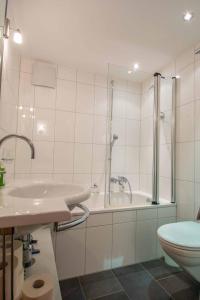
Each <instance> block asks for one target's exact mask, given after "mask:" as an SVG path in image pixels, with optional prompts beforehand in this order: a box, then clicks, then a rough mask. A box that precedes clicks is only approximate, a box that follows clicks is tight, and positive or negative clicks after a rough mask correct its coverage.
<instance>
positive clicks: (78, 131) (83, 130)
mask: <svg viewBox="0 0 200 300" xmlns="http://www.w3.org/2000/svg"><path fill="white" fill-rule="evenodd" d="M92 139H93V116H92V115H86V114H76V125H75V141H76V142H77V143H92Z"/></svg>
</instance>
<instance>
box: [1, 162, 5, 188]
mask: <svg viewBox="0 0 200 300" xmlns="http://www.w3.org/2000/svg"><path fill="white" fill-rule="evenodd" d="M5 174H6V169H5V167H4V165H3V163H2V161H0V188H2V187H4V186H5Z"/></svg>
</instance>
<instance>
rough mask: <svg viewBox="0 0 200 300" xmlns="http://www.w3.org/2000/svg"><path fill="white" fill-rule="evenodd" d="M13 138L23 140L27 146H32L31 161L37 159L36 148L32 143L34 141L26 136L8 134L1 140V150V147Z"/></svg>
mask: <svg viewBox="0 0 200 300" xmlns="http://www.w3.org/2000/svg"><path fill="white" fill-rule="evenodd" d="M11 138H17V139H21V140H23V141H25V142H27V144H28V145H29V146H30V148H31V159H34V158H35V147H34V145H33V143H32V141H31V140H30V139H29V138H27V137H26V136H24V135H19V134H8V135H6V136H4V137H3V138H2V139H0V148H1V145H2V144H3V143H4V142H5V141H6V140H8V139H11Z"/></svg>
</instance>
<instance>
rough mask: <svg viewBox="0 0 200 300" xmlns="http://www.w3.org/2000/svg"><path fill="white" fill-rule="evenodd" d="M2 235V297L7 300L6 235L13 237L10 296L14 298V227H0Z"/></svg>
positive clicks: (12, 299)
mask: <svg viewBox="0 0 200 300" xmlns="http://www.w3.org/2000/svg"><path fill="white" fill-rule="evenodd" d="M0 235H1V236H2V275H3V276H2V280H3V282H2V286H3V289H2V299H3V300H6V237H7V236H10V239H11V264H10V268H11V270H10V271H11V272H10V274H11V276H10V282H11V291H10V297H11V300H14V228H13V227H10V228H1V229H0Z"/></svg>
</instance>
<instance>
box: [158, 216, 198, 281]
mask: <svg viewBox="0 0 200 300" xmlns="http://www.w3.org/2000/svg"><path fill="white" fill-rule="evenodd" d="M157 234H158V238H159V241H160V245H161V247H162V248H163V250H164V251H165V252H166V253H167V254H168V255H169V256H170V257H171V258H172V259H173V260H174V261H175V262H176V263H177V264H178V265H179V266H180V267H182V268H183V269H185V270H186V271H187V272H188V273H190V275H191V276H193V277H194V278H195V279H196V280H197V281H198V282H200V222H192V221H186V222H178V223H172V224H166V225H163V226H161V227H160V228H159V229H158V231H157Z"/></svg>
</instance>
